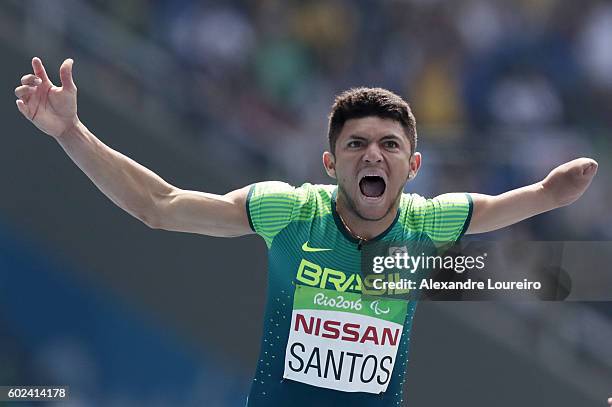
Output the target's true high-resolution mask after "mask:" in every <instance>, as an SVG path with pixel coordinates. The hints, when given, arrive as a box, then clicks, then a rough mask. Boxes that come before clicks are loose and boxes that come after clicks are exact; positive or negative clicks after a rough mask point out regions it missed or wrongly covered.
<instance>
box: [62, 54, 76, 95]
mask: <svg viewBox="0 0 612 407" xmlns="http://www.w3.org/2000/svg"><path fill="white" fill-rule="evenodd" d="M73 63H74V61H73V60H72V59H70V58H68V59H66V60H65V61H64V62H63V63H62V66H60V80H61V81H62V88H63V89H66V90H68V91H71V92H75V91H76V85H75V84H74V80H73V79H72V64H73Z"/></svg>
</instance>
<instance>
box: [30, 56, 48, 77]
mask: <svg viewBox="0 0 612 407" xmlns="http://www.w3.org/2000/svg"><path fill="white" fill-rule="evenodd" d="M32 69H34V74H35V75H36V76H38V77H39V78H40V79H42V81H43V82H51V81H50V80H49V77H48V76H47V72H46V71H45V67H44V66H43V63H42V61H41V60H40V58H38V57H34V58H32Z"/></svg>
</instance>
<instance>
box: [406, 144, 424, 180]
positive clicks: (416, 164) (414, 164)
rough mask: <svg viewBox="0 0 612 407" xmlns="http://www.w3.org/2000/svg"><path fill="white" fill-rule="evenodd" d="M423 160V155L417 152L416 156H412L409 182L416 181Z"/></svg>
mask: <svg viewBox="0 0 612 407" xmlns="http://www.w3.org/2000/svg"><path fill="white" fill-rule="evenodd" d="M421 160H422V157H421V153H419V152H418V151H416V152H415V153H414V154H412V157H410V172H409V173H408V179H409V180H410V179H414V178H415V177H416V176H417V173H418V172H419V168H421Z"/></svg>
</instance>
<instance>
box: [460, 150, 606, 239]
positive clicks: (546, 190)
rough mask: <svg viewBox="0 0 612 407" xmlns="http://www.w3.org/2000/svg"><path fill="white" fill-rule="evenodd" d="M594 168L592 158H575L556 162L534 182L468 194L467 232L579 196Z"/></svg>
mask: <svg viewBox="0 0 612 407" xmlns="http://www.w3.org/2000/svg"><path fill="white" fill-rule="evenodd" d="M596 172H597V162H596V161H595V160H593V159H590V158H578V159H576V160H572V161H570V162H567V163H565V164H563V165H560V166H558V167H557V168H555V169H554V170H552V171H551V172H550V174H548V176H547V177H546V178H544V180H542V181H540V182H537V183H535V184H533V185H528V186H526V187H522V188H518V189H514V190H512V191H508V192H505V193H503V194H501V195H496V196H490V195H483V194H471V196H472V199H473V201H474V212H473V214H472V221H471V222H470V226H469V228H468V230H467V233H468V234H470V233H484V232H490V231H493V230H497V229H500V228H503V227H506V226H509V225H512V224H514V223H517V222H520V221H522V220H524V219H527V218H530V217H532V216H535V215H538V214H540V213H543V212H547V211H550V210H552V209H556V208H559V207H561V206H565V205H569V204H571V203H572V202H574V201H576V200H577V199H578V198H580V197H581V196H582V194H583V193H584V191H586V189H587V188H588V187H589V185H590V184H591V181H592V180H593V177H594V176H595V173H596Z"/></svg>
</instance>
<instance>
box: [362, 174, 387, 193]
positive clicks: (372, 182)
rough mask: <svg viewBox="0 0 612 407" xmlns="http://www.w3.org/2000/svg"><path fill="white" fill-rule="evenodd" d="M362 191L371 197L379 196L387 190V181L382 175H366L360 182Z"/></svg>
mask: <svg viewBox="0 0 612 407" xmlns="http://www.w3.org/2000/svg"><path fill="white" fill-rule="evenodd" d="M359 188H360V189H361V193H362V194H364V195H365V196H367V197H369V198H377V197H379V196H381V195H382V194H383V192H385V181H383V179H382V178H381V177H365V178H363V179H362V180H361V182H360V183H359Z"/></svg>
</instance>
